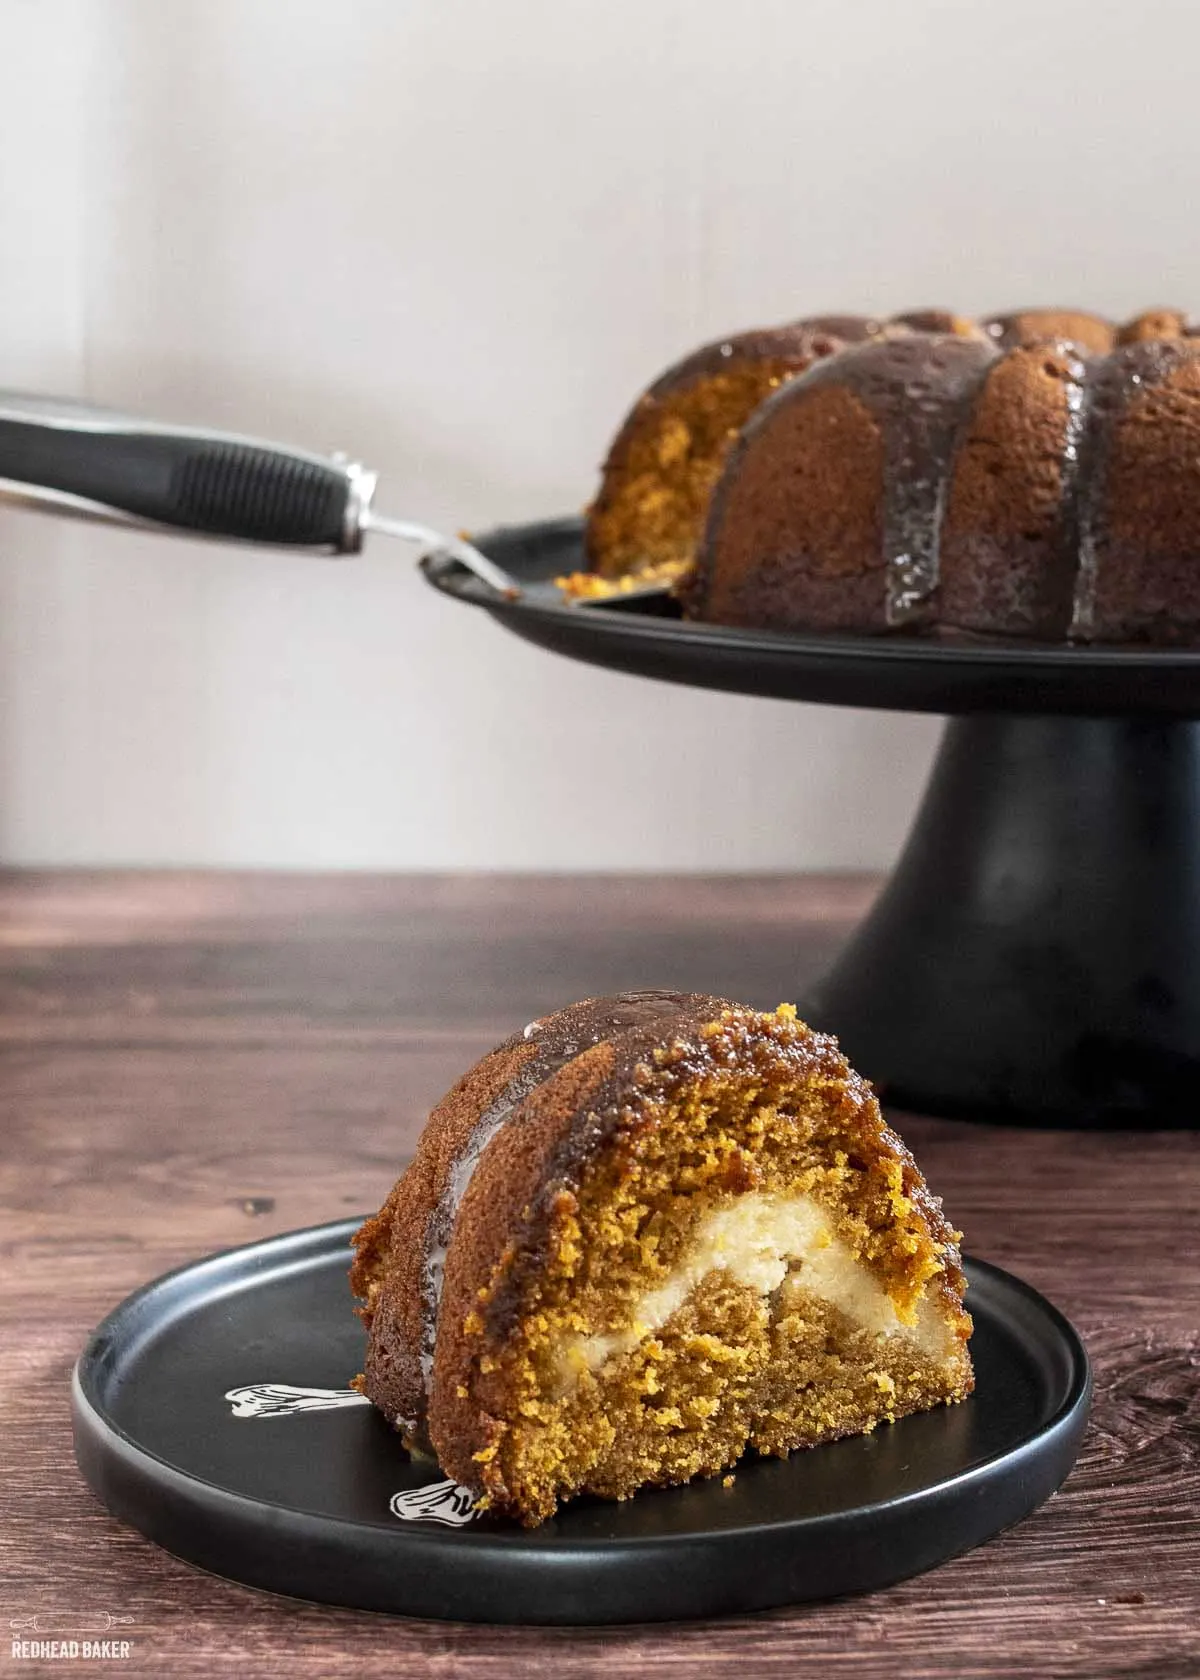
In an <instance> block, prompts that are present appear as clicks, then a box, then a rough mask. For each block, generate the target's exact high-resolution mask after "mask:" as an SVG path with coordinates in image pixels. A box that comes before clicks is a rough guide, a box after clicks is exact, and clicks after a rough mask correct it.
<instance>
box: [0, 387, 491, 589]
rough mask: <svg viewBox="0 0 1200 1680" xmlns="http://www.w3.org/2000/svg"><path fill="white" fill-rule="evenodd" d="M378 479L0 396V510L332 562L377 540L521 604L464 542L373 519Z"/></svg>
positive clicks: (296, 455) (300, 455)
mask: <svg viewBox="0 0 1200 1680" xmlns="http://www.w3.org/2000/svg"><path fill="white" fill-rule="evenodd" d="M377 477H378V475H377V474H376V473H374V472H371V471H370V470H369V469H368V468H366V467H364V466H362V465H360V464H359V463H358V462H357V461H350V460H348V459H347V458H346V457H345V456H342V455H334V456H329V457H327V456H323V455H313V454H309V453H308V452H306V451H304V450H299V449H292V448H288V447H286V446H285V445H282V444H277V443H265V442H263V441H261V440H260V439H257V438H247V437H241V436H239V435H238V434H237V433H233V432H221V431H208V430H204V429H202V428H197V427H194V426H173V425H164V424H163V423H162V422H160V421H154V420H137V419H132V418H130V417H128V416H126V415H123V414H119V413H116V412H113V411H110V410H108V409H102V408H93V407H91V406H90V405H87V404H84V403H78V402H73V401H69V400H63V399H59V398H47V397H41V396H32V395H27V394H25V393H23V392H14V391H0V502H9V503H13V504H16V505H18V506H22V507H31V508H38V509H41V510H43V511H44V512H48V513H56V514H60V515H63V516H66V517H68V518H75V519H88V520H94V521H98V522H100V523H103V524H108V525H125V526H132V527H134V528H135V529H138V530H152V531H167V532H173V533H175V534H178V535H185V536H194V537H207V538H210V539H216V540H224V541H227V542H244V543H261V544H266V545H269V546H274V547H283V548H296V549H310V550H315V551H317V552H320V553H324V554H330V555H335V556H336V555H350V554H357V553H358V552H359V550H360V549H361V548H362V545H363V539H364V537H366V536H367V534H368V533H370V532H378V533H380V534H381V535H382V536H386V537H398V538H399V539H400V540H401V541H402V542H409V543H415V544H417V545H418V546H419V547H421V548H423V549H424V550H425V553H426V555H427V556H431V555H434V554H437V555H447V556H449V557H450V558H452V559H454V560H457V561H459V562H460V563H461V564H462V565H464V566H466V567H467V568H468V569H469V570H470V571H472V572H473V573H474V574H475V576H476V577H478V578H480V579H481V580H482V581H483V582H484V583H486V584H487V585H488V586H489V587H490V588H492V589H494V590H496V591H497V593H499V594H500V595H502V596H504V597H505V598H506V599H509V600H514V599H515V598H516V597H517V596H518V595H520V593H521V589H520V585H519V584H518V583H517V581H516V579H515V578H513V577H510V576H509V574H508V573H507V572H506V571H504V570H503V569H502V568H501V567H500V566H497V565H496V563H495V562H494V561H493V560H489V559H488V557H487V555H486V554H481V553H480V552H479V550H478V549H477V548H474V547H472V545H471V544H470V543H469V542H466V541H465V540H464V539H462V538H461V537H447V536H443V535H442V534H441V533H440V532H438V531H435V530H432V529H430V527H428V526H426V525H418V524H415V523H413V522H412V521H411V520H406V519H392V518H390V517H388V516H386V515H383V514H380V513H376V511H375V509H374V507H373V505H372V501H373V497H374V494H375V486H376V481H377Z"/></svg>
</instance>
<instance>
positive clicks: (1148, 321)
mask: <svg viewBox="0 0 1200 1680" xmlns="http://www.w3.org/2000/svg"><path fill="white" fill-rule="evenodd" d="M982 327H983V332H982V334H981V335H980V336H979V337H978V338H965V337H962V336H958V335H947V334H940V333H926V334H915V335H913V336H911V337H909V338H906V339H892V340H882V341H880V340H873V341H869V342H867V343H864V344H861V345H858V346H855V347H851V348H847V349H844V350H842V351H841V352H839V353H838V354H837V355H836V356H832V357H830V358H828V359H826V360H825V361H824V362H823V363H821V364H820V365H819V366H817V367H814V368H813V369H812V370H811V371H810V372H809V373H807V374H806V375H804V376H803V377H802V378H799V379H797V380H795V381H793V382H791V383H790V384H789V385H788V386H787V387H786V388H784V389H782V390H780V391H779V392H778V393H776V394H775V395H774V396H773V397H772V398H770V399H769V400H767V401H766V402H764V403H763V404H762V405H760V407H759V408H758V409H757V410H756V412H755V413H754V415H753V416H752V417H751V419H750V421H749V422H748V424H747V425H746V427H745V428H744V430H743V432H742V433H741V435H740V437H739V439H738V441H737V443H736V445H735V446H734V447H733V448H732V449H731V451H730V452H729V455H728V457H727V459H726V462H725V465H724V469H723V471H722V474H721V476H720V478H719V480H718V482H717V485H716V487H715V489H714V493H713V496H712V499H711V504H710V508H709V514H708V519H707V523H706V528H705V533H704V537H703V539H702V541H701V543H700V546H699V550H698V553H697V556H696V561H695V566H694V569H693V571H692V572H691V574H690V575H689V576H687V577H686V578H685V579H684V581H683V583H682V585H681V587H680V591H679V592H680V595H681V598H682V600H683V603H684V611H685V613H686V614H687V615H688V616H690V617H694V618H700V619H708V620H711V621H714V622H717V623H722V624H733V625H753V626H769V627H777V628H790V629H800V630H841V631H853V632H860V633H861V632H867V633H883V632H893V631H902V632H909V633H918V634H935V635H943V636H945V635H949V636H955V635H966V636H986V637H994V638H1026V639H1032V640H1037V641H1047V642H1061V641H1084V642H1086V641H1096V642H1116V643H1132V642H1153V643H1159V644H1164V643H1173V642H1174V643H1180V644H1193V643H1195V642H1196V641H1197V640H1200V564H1198V563H1197V561H1198V558H1200V555H1198V541H1200V338H1196V337H1194V336H1192V334H1191V332H1190V330H1189V329H1188V327H1187V324H1186V321H1185V319H1184V317H1183V316H1182V315H1181V314H1180V313H1179V312H1178V311H1172V310H1157V311H1150V312H1148V313H1146V314H1145V315H1142V316H1139V317H1137V318H1136V319H1135V320H1134V321H1131V322H1130V323H1128V324H1127V325H1126V326H1125V327H1123V328H1120V329H1117V328H1114V327H1112V326H1111V325H1110V324H1109V323H1107V322H1104V321H1102V320H1100V319H1099V318H1098V317H1095V316H1086V315H1083V314H1080V313H1078V312H1064V311H1023V312H1018V313H1017V314H1014V315H1009V316H1000V317H996V318H995V319H993V320H992V321H987V322H984V323H982ZM1046 333H1051V334H1054V335H1056V336H1051V337H1045V336H1043V335H1045V334H1046Z"/></svg>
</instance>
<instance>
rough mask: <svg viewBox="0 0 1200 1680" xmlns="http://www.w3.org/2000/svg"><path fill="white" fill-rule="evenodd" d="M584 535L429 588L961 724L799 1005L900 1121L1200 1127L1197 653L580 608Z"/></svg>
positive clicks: (655, 661) (678, 678)
mask: <svg viewBox="0 0 1200 1680" xmlns="http://www.w3.org/2000/svg"><path fill="white" fill-rule="evenodd" d="M581 531H582V528H581V523H580V522H579V521H578V520H555V521H548V522H544V523H541V524H537V525H527V526H521V527H513V528H508V529H504V530H498V531H494V532H491V533H490V534H488V535H486V536H484V537H482V538H479V539H477V541H478V544H479V546H480V547H482V548H483V549H484V551H485V552H486V553H487V554H489V555H490V556H491V557H492V558H493V559H495V560H496V561H497V562H499V564H500V565H502V566H503V567H504V568H505V569H506V570H507V571H509V572H510V573H512V574H513V575H514V576H515V577H516V578H517V579H518V580H519V581H520V582H521V584H522V585H523V590H522V594H521V596H520V598H519V599H517V600H514V601H509V600H504V599H502V598H500V597H498V596H497V595H496V594H494V593H493V592H492V591H491V590H490V589H489V588H488V587H487V586H486V585H485V584H482V583H480V582H479V581H478V580H477V579H476V578H474V577H473V576H472V575H471V574H469V573H468V572H466V571H464V570H463V569H462V568H461V567H460V566H459V565H458V564H457V563H456V562H454V561H450V560H442V559H434V560H430V561H428V562H426V563H425V572H426V575H427V577H428V578H429V580H430V582H431V583H432V584H433V585H434V586H435V587H436V588H438V589H439V590H441V591H442V592H443V593H445V594H447V595H451V596H453V597H454V598H455V599H457V600H461V601H468V602H472V603H475V604H477V605H479V606H482V607H484V608H485V609H486V610H487V611H488V612H490V613H491V614H492V615H493V617H495V618H496V619H498V620H499V622H500V623H501V624H503V625H504V626H505V627H506V628H507V629H509V630H512V631H515V632H516V634H517V635H520V636H523V637H525V638H526V640H528V641H531V642H535V643H537V644H538V646H540V647H544V648H549V649H551V650H552V651H554V652H556V653H563V654H566V655H567V656H568V657H570V658H573V659H581V660H585V661H587V662H588V663H590V664H594V665H604V666H608V667H610V668H612V669H614V670H619V671H629V672H632V673H635V674H637V675H639V676H645V677H657V678H660V679H662V680H665V681H667V682H678V683H687V684H691V685H693V686H696V687H703V688H717V689H727V690H730V691H732V692H734V693H739V694H760V695H766V696H770V697H773V698H777V699H788V700H807V701H813V702H820V703H823V704H827V705H838V706H866V707H875V708H881V709H884V710H891V711H919V712H938V713H945V714H948V715H949V721H948V722H947V725H946V730H945V734H944V736H943V739H942V744H941V749H940V752H939V754H938V758H937V762H936V764H935V765H934V768H933V773H932V775H931V777H930V781H929V786H928V788H927V790H926V793H925V798H924V801H923V803H922V805H921V808H920V811H919V812H918V815H917V818H916V821H915V823H914V825H913V828H912V832H911V833H910V835H909V837H908V841H907V843H906V845H905V848H904V852H903V855H902V856H901V858H900V861H899V863H898V864H897V866H896V868H895V870H894V871H893V873H892V876H891V879H890V880H889V881H888V883H887V886H886V887H885V888H884V890H883V892H882V894H881V895H880V897H879V899H878V900H877V902H876V904H875V906H874V908H873V909H872V911H871V913H870V914H869V915H868V916H867V918H866V920H865V921H864V922H863V924H862V926H861V927H860V928H859V930H858V932H857V933H856V935H855V936H854V938H853V939H852V941H851V942H850V944H849V945H848V947H847V948H846V949H845V950H844V951H843V952H842V954H841V956H840V957H839V959H838V960H837V962H836V963H835V965H834V967H833V968H832V969H831V970H830V972H829V973H828V974H826V975H825V976H824V978H823V979H822V980H821V981H820V982H819V984H818V985H817V987H816V989H815V990H814V991H813V992H811V993H810V995H809V996H808V997H806V998H801V999H798V1000H797V1002H798V1003H799V1004H800V1006H801V1012H802V1014H803V1015H804V1016H805V1018H806V1019H807V1020H809V1021H810V1022H812V1023H813V1024H814V1025H816V1026H820V1027H823V1028H827V1029H828V1030H830V1031H833V1032H836V1033H837V1035H838V1037H839V1038H840V1040H841V1042H842V1044H843V1046H844V1048H845V1050H846V1053H847V1055H848V1056H849V1057H850V1059H851V1061H852V1062H853V1063H854V1064H855V1066H856V1067H858V1068H859V1069H860V1071H861V1072H863V1073H864V1074H866V1075H867V1076H868V1077H869V1078H870V1079H872V1080H874V1082H875V1083H876V1085H877V1086H878V1087H879V1089H880V1091H881V1092H882V1094H883V1095H884V1097H885V1099H886V1100H887V1101H888V1102H890V1103H893V1104H895V1105H897V1106H900V1107H906V1108H913V1109H918V1110H923V1111H925V1112H927V1113H931V1114H947V1115H951V1116H955V1117H959V1118H973V1119H981V1120H1000V1121H1007V1122H1016V1123H1022V1124H1035V1125H1037V1124H1050V1125H1074V1126H1088V1127H1103V1126H1109V1127H1112V1126H1122V1127H1141V1128H1151V1127H1155V1128H1157V1127H1162V1126H1195V1125H1196V1124H1197V1119H1198V1117H1200V726H1198V725H1197V723H1196V722H1195V721H1194V720H1195V719H1197V718H1200V653H1192V652H1187V651H1175V650H1162V649H1145V650H1143V649H1125V648H1068V647H1029V646H1001V645H970V646H967V645H963V646H946V645H940V644H934V643H925V642H920V641H917V640H908V641H901V640H900V639H897V640H896V641H888V640H880V639H877V638H867V637H849V636H836V635H823V636H816V635H812V636H800V635H793V634H783V633H779V632H770V631H760V630H733V629H727V628H724V627H722V626H719V625H707V624H687V623H684V622H683V621H682V620H680V619H679V618H678V617H677V616H676V615H675V614H674V611H673V608H672V605H671V604H670V603H669V602H667V601H666V600H665V599H653V600H647V599H643V600H642V601H640V602H639V601H630V602H627V603H624V604H614V605H611V606H603V607H601V606H578V605H568V604H564V603H563V601H562V600H561V598H560V597H559V594H558V591H557V590H556V589H555V588H554V586H553V583H552V582H551V580H552V579H553V578H554V577H555V576H557V575H560V574H561V573H563V572H568V571H574V570H578V569H579V568H580V567H581V565H582V564H583V559H582V550H581Z"/></svg>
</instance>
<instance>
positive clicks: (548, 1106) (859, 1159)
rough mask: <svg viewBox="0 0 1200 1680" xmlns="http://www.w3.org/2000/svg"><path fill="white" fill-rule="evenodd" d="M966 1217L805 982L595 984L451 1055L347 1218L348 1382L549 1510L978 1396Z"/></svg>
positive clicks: (412, 1438) (506, 1501) (467, 1481)
mask: <svg viewBox="0 0 1200 1680" xmlns="http://www.w3.org/2000/svg"><path fill="white" fill-rule="evenodd" d="M957 1241H958V1233H956V1232H955V1231H953V1230H951V1228H950V1226H949V1224H948V1223H947V1221H946V1219H945V1217H944V1216H943V1213H942V1209H941V1204H940V1202H939V1201H938V1200H937V1199H936V1198H935V1197H934V1196H932V1195H931V1194H930V1192H929V1190H928V1189H927V1187H926V1185H925V1182H924V1179H923V1178H922V1177H921V1174H920V1172H919V1171H918V1170H917V1167H916V1164H915V1163H914V1161H913V1158H912V1156H911V1155H910V1154H909V1152H908V1150H907V1149H906V1148H905V1146H904V1144H903V1143H902V1142H901V1141H900V1139H899V1138H898V1137H897V1136H896V1134H895V1133H894V1132H892V1131H891V1130H890V1129H889V1128H888V1127H887V1125H886V1124H885V1123H884V1120H883V1117H882V1115H881V1114H880V1111H879V1105H878V1103H877V1102H876V1100H875V1097H874V1095H873V1093H872V1091H871V1089H870V1087H869V1086H868V1085H867V1084H866V1083H865V1081H863V1080H862V1079H860V1078H859V1077H858V1075H857V1074H856V1073H854V1072H853V1070H852V1069H851V1068H850V1066H849V1065H848V1064H847V1062H846V1060H845V1058H844V1057H843V1056H842V1055H841V1053H840V1052H839V1050H838V1048H837V1044H836V1042H835V1041H834V1040H833V1039H832V1038H829V1037H826V1036H824V1035H822V1034H819V1033H815V1032H812V1031H811V1030H810V1029H809V1028H808V1027H806V1026H805V1025H804V1024H803V1023H802V1022H800V1021H798V1020H797V1019H796V1014H795V1011H794V1009H792V1008H791V1006H790V1005H787V1004H782V1005H780V1007H779V1008H778V1009H777V1010H775V1011H774V1012H773V1013H761V1012H759V1011H757V1010H754V1009H750V1008H747V1007H745V1006H743V1005H741V1004H736V1003H730V1002H728V1001H726V1000H724V999H721V998H714V997H707V996H703V995H699V994H695V993H678V992H664V991H650V992H628V993H624V994H622V995H620V996H617V997H609V998H595V999H589V1000H587V1001H585V1002H583V1003H577V1004H573V1005H571V1006H570V1007H568V1008H566V1009H562V1010H560V1011H558V1012H557V1013H556V1014H553V1015H548V1016H545V1017H543V1018H542V1019H541V1020H537V1021H531V1022H530V1023H529V1025H528V1026H527V1027H526V1028H525V1029H524V1030H523V1031H522V1032H519V1033H517V1034H515V1035H514V1036H513V1037H512V1038H510V1039H509V1040H508V1041H507V1042H506V1043H504V1044H502V1045H500V1047H499V1048H498V1049H496V1050H493V1051H492V1052H491V1053H490V1054H489V1055H487V1056H485V1057H484V1058H483V1060H482V1061H481V1062H479V1063H478V1064H477V1065H476V1066H475V1067H473V1068H472V1069H471V1070H470V1071H469V1072H468V1073H467V1074H466V1075H465V1076H464V1077H463V1078H462V1079H461V1080H460V1081H459V1082H458V1084H457V1085H456V1086H455V1087H454V1088H453V1090H452V1091H450V1093H449V1094H448V1095H447V1096H446V1097H445V1098H444V1099H443V1100H442V1102H441V1103H439V1104H438V1106H437V1107H436V1108H435V1109H434V1111H433V1114H432V1115H431V1117H430V1120H429V1123H428V1125H427V1127H426V1129H425V1132H424V1135H423V1136H422V1138H421V1141H420V1144H419V1146H418V1149H417V1153H416V1156H415V1158H414V1160H413V1162H412V1165H411V1166H410V1167H409V1168H408V1170H407V1171H406V1172H405V1174H404V1175H403V1177H402V1178H401V1179H400V1180H399V1182H398V1183H397V1185H396V1186H395V1188H394V1189H393V1191H392V1193H391V1195H390V1196H389V1197H388V1199H387V1201H386V1202H385V1204H384V1206H383V1208H382V1209H381V1210H380V1212H379V1213H378V1214H377V1215H375V1217H374V1218H372V1219H369V1220H367V1222H366V1223H365V1224H364V1225H363V1226H362V1228H361V1230H360V1231H359V1232H358V1234H357V1236H356V1238H355V1245H356V1249H357V1255H356V1259H355V1262H354V1266H353V1269H352V1271H351V1285H352V1288H353V1289H354V1291H355V1293H356V1294H357V1295H358V1296H360V1297H361V1298H362V1301H363V1305H362V1306H361V1307H360V1308H359V1311H360V1313H361V1316H362V1318H363V1320H364V1322H365V1323H366V1325H367V1327H368V1331H369V1337H368V1348H367V1356H366V1367H365V1372H364V1375H363V1376H362V1377H360V1378H359V1379H358V1382H357V1386H358V1387H360V1388H361V1390H362V1392H363V1393H365V1394H366V1395H367V1396H368V1397H369V1398H370V1399H371V1400H372V1401H373V1402H374V1403H375V1405H377V1406H378V1407H379V1408H380V1409H381V1410H382V1411H383V1412H384V1413H385V1414H386V1416H387V1417H388V1418H389V1419H390V1420H391V1421H392V1423H393V1424H395V1426H396V1427H397V1428H398V1429H399V1430H400V1431H401V1433H402V1435H403V1438H404V1441H405V1444H406V1445H407V1446H409V1447H410V1448H411V1449H413V1450H415V1451H418V1452H421V1451H424V1452H427V1453H428V1452H432V1453H433V1454H434V1455H435V1456H436V1458H437V1460H438V1462H439V1463H440V1465H441V1467H442V1469H443V1470H444V1471H445V1472H446V1474H447V1475H449V1476H452V1477H454V1478H455V1479H456V1480H457V1481H459V1482H460V1483H462V1484H463V1485H465V1486H466V1487H468V1488H470V1489H471V1490H472V1491H473V1492H474V1493H475V1494H476V1495H477V1496H478V1498H479V1501H480V1504H481V1506H482V1507H483V1508H484V1509H486V1510H490V1511H492V1512H495V1513H498V1514H502V1515H505V1516H510V1517H515V1518H517V1519H519V1520H520V1521H521V1522H523V1523H525V1524H527V1525H530V1526H532V1525H535V1524H537V1523H539V1522H541V1521H543V1520H544V1519H545V1518H546V1517H548V1516H550V1515H551V1514H552V1513H553V1511H554V1510H555V1509H556V1507H557V1505H558V1504H559V1503H560V1502H562V1501H564V1500H566V1499H569V1498H571V1497H572V1496H573V1495H576V1494H579V1493H585V1492H586V1493H591V1494H595V1495H599V1496H601V1497H604V1498H612V1499H626V1498H628V1497H630V1496H631V1495H632V1494H633V1493H635V1492H636V1491H637V1490H638V1489H639V1488H641V1487H644V1486H647V1485H651V1484H653V1485H662V1484H669V1483H674V1482H683V1481H687V1480H688V1479H689V1478H691V1477H693V1476H698V1475H713V1474H715V1473H718V1472H721V1471H724V1470H728V1469H729V1468H730V1467H732V1466H733V1465H735V1464H736V1463H737V1462H738V1460H739V1459H740V1458H741V1457H742V1456H743V1454H744V1453H745V1452H746V1451H747V1449H749V1448H753V1449H755V1450H756V1451H758V1452H760V1453H769V1454H779V1455H783V1454H787V1453H789V1452H791V1451H793V1450H794V1449H796V1448H798V1447H811V1446H815V1445H817V1444H818V1443H819V1442H823V1441H832V1440H835V1439H837V1438H838V1437H840V1436H845V1435H854V1434H859V1433H862V1432H865V1431H868V1430H871V1429H874V1428H875V1426H876V1425H877V1424H879V1423H881V1422H884V1421H891V1420H893V1419H895V1418H899V1417H903V1416H904V1415H905V1414H907V1413H910V1412H917V1411H923V1410H926V1409H927V1408H929V1407H932V1406H937V1405H940V1404H942V1403H943V1402H950V1401H957V1400H961V1399H963V1398H964V1397H965V1396H966V1395H968V1394H969V1393H970V1392H971V1388H972V1384H973V1376H972V1370H971V1361H970V1356H969V1353H968V1351H967V1341H968V1338H969V1336H970V1333H971V1321H970V1318H969V1317H968V1316H967V1314H966V1313H965V1312H964V1310H963V1307H962V1297H963V1291H964V1288H965V1280H964V1277H963V1272H962V1266H961V1261H960V1256H959V1251H958V1248H957Z"/></svg>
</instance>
